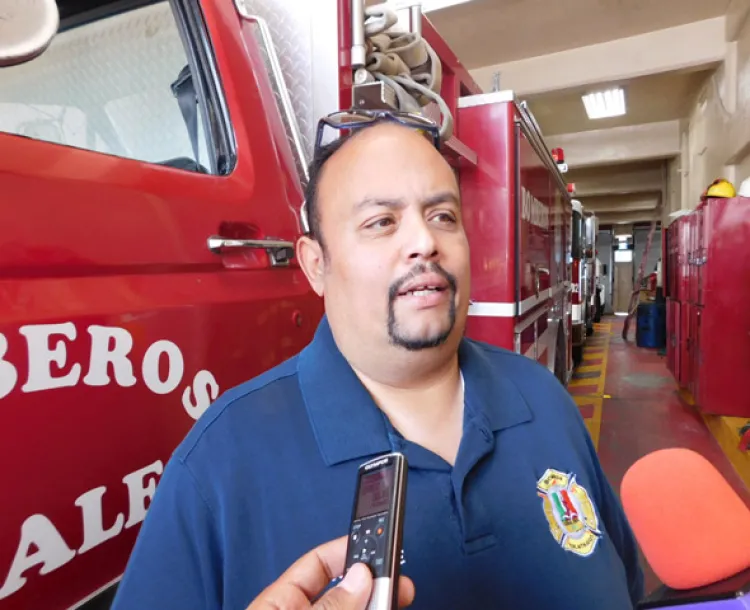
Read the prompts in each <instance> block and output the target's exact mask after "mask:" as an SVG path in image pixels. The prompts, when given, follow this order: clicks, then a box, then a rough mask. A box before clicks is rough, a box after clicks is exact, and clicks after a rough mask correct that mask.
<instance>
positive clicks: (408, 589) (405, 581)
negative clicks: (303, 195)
mask: <svg viewBox="0 0 750 610" xmlns="http://www.w3.org/2000/svg"><path fill="white" fill-rule="evenodd" d="M414 595H415V590H414V583H413V582H412V580H411V578H409V577H408V576H402V577H401V578H399V580H398V607H399V608H407V607H409V606H411V605H412V603H413V602H414Z"/></svg>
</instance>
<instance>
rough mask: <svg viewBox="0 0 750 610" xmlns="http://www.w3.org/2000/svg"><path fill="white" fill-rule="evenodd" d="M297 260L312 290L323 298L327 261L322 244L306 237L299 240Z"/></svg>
mask: <svg viewBox="0 0 750 610" xmlns="http://www.w3.org/2000/svg"><path fill="white" fill-rule="evenodd" d="M297 260H298V261H299V264H300V267H302V271H303V272H304V273H305V276H306V277H307V281H308V282H310V286H311V287H312V289H313V290H314V291H315V292H316V293H317V295H318V296H319V297H322V296H323V274H324V271H325V260H324V258H323V249H322V248H321V247H320V243H318V241H316V240H314V239H311V238H310V237H307V236H306V235H303V236H302V237H300V238H299V240H297Z"/></svg>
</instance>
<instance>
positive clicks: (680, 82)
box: [525, 70, 711, 136]
mask: <svg viewBox="0 0 750 610" xmlns="http://www.w3.org/2000/svg"><path fill="white" fill-rule="evenodd" d="M710 74H711V72H710V71H708V70H696V71H690V72H665V73H662V74H650V75H648V76H644V77H641V78H635V79H632V80H629V81H624V82H609V83H601V84H599V85H597V87H596V89H597V90H600V89H607V88H609V87H615V86H621V87H622V88H623V89H624V90H625V107H626V114H625V115H624V116H620V117H613V118H608V119H597V120H594V121H592V120H591V119H589V118H588V116H587V115H586V110H585V108H584V105H583V101H582V99H581V96H583V95H584V94H586V93H588V92H590V88H587V87H579V88H576V89H567V90H565V91H554V92H552V93H547V94H544V95H538V96H528V97H526V98H525V99H526V101H527V102H528V103H529V107H530V108H531V111H532V112H533V113H534V117H535V118H536V120H537V122H538V123H539V127H540V128H541V130H542V133H543V134H544V135H545V136H552V135H557V134H560V133H571V132H580V131H588V130H592V129H607V128H610V127H622V126H625V125H640V124H642V123H650V122H655V121H669V120H673V119H681V118H684V117H685V116H687V114H688V113H689V111H690V108H691V107H692V105H693V102H694V99H695V96H696V94H697V92H698V90H699V89H700V87H701V86H702V85H703V83H704V82H705V81H706V79H707V78H708V77H709V75H710Z"/></svg>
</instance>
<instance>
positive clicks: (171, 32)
mask: <svg viewBox="0 0 750 610" xmlns="http://www.w3.org/2000/svg"><path fill="white" fill-rule="evenodd" d="M187 63H188V60H187V55H186V53H185V49H184V47H183V44H182V40H181V37H180V34H179V31H178V29H177V24H176V22H175V19H174V16H173V14H172V10H171V8H170V6H169V3H168V2H166V1H164V2H159V3H156V4H152V5H149V6H145V7H142V8H138V9H135V10H131V11H128V12H125V13H119V14H116V15H113V16H110V17H106V18H103V19H98V20H96V21H93V22H89V23H86V24H84V25H80V26H77V27H74V28H72V29H69V30H66V31H62V32H60V33H59V34H58V35H57V36H56V37H55V38H54V39H53V41H52V44H51V45H50V47H49V49H48V50H47V51H46V52H45V53H43V54H42V55H41V56H40V57H38V58H37V59H35V60H33V61H31V62H27V63H25V64H21V65H18V66H13V67H10V68H3V69H2V70H0V131H3V132H6V133H12V134H17V135H21V136H26V137H29V138H33V139H37V140H44V141H46V142H52V143H55V144H62V145H66V146H73V147H77V148H85V149H89V150H93V151H97V152H101V153H106V154H111V155H117V156H120V157H127V158H132V159H138V160H140V161H148V162H152V163H163V164H168V165H170V166H173V167H179V168H181V169H192V170H198V171H207V170H206V169H205V168H206V167H207V166H209V165H210V164H209V161H208V159H209V157H208V151H207V145H206V136H205V129H204V125H203V122H202V117H201V113H200V112H198V113H197V114H198V138H197V149H198V157H199V158H198V159H196V155H195V154H194V152H193V144H192V142H191V139H190V136H189V131H188V127H187V123H186V120H185V118H184V117H183V114H182V112H181V110H180V105H179V103H178V101H177V98H176V97H175V94H174V93H173V92H172V88H171V85H172V84H173V83H174V82H175V81H176V80H177V79H178V76H179V75H180V72H181V70H183V68H184V67H185V66H186V65H187ZM196 161H197V163H196Z"/></svg>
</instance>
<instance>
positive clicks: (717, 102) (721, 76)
mask: <svg viewBox="0 0 750 610" xmlns="http://www.w3.org/2000/svg"><path fill="white" fill-rule="evenodd" d="M687 148H688V151H687V154H683V158H682V162H683V167H684V168H686V169H687V170H688V171H689V174H688V178H687V188H685V189H683V194H682V199H683V201H682V206H681V207H682V208H683V209H692V208H695V206H696V205H697V203H698V201H699V198H700V195H701V193H702V192H703V191H704V190H705V189H706V187H707V186H708V184H710V183H711V182H712V181H713V180H714V179H716V178H718V177H726V178H727V179H729V180H731V181H732V182H734V184H735V186H737V187H739V185H740V183H741V182H742V181H743V180H744V179H746V178H748V177H750V159H749V158H748V153H750V19H747V20H746V21H745V23H744V25H743V26H742V28H741V29H739V31H738V34H737V36H736V40H731V41H729V42H727V46H726V55H725V59H724V62H723V64H722V65H721V66H719V67H718V68H717V69H716V70H715V71H714V72H713V73H712V74H711V76H709V77H708V78H707V79H706V82H705V83H704V85H703V87H702V88H701V90H700V92H699V93H698V95H697V97H696V100H695V102H694V104H693V107H692V110H691V112H690V115H689V127H688V147H687Z"/></svg>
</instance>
